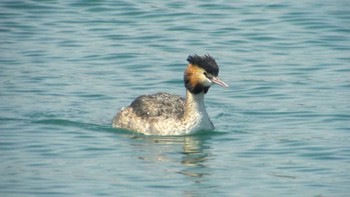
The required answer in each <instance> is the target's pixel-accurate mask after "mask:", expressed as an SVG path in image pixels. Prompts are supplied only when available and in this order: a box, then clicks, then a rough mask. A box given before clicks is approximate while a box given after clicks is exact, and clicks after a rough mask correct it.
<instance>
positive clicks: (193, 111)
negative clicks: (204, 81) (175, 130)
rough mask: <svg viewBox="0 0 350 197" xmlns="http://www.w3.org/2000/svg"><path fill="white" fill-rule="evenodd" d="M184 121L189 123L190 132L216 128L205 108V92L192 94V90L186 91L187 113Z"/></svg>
mask: <svg viewBox="0 0 350 197" xmlns="http://www.w3.org/2000/svg"><path fill="white" fill-rule="evenodd" d="M182 121H183V122H184V123H185V125H187V127H188V130H189V132H195V131H198V130H213V129H214V125H213V123H212V122H211V121H210V118H209V116H208V113H207V110H206V109H205V105H204V93H203V92H202V93H199V94H192V93H191V92H190V91H188V90H187V91H186V106H185V114H184V116H183V119H182Z"/></svg>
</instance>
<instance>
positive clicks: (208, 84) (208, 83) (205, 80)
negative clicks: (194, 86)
mask: <svg viewBox="0 0 350 197" xmlns="http://www.w3.org/2000/svg"><path fill="white" fill-rule="evenodd" d="M201 84H202V85H203V86H206V87H209V86H211V85H213V82H211V81H210V80H209V79H208V78H206V77H205V78H204V79H203V80H202V83H201Z"/></svg>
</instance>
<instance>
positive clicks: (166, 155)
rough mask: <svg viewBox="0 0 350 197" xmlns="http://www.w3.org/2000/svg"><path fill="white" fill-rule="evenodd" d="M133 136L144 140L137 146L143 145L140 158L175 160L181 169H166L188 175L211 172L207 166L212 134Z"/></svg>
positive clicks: (158, 160) (198, 175)
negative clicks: (209, 141)
mask: <svg viewBox="0 0 350 197" xmlns="http://www.w3.org/2000/svg"><path fill="white" fill-rule="evenodd" d="M133 138H134V139H137V140H140V141H139V142H142V144H139V143H137V146H142V151H140V152H139V153H141V154H142V155H139V156H138V159H140V160H144V161H148V162H171V163H174V162H175V164H176V169H179V168H180V169H181V170H180V171H174V170H172V169H166V170H167V171H169V172H175V173H178V174H183V175H186V176H188V177H203V176H206V175H209V174H210V173H209V172H208V168H207V160H208V156H210V155H211V152H210V150H211V148H210V146H209V143H208V140H209V139H211V137H210V134H204V135H203V134H202V135H192V136H182V137H179V136H177V137H171V136H168V137H164V136H163V137H159V136H144V135H136V136H133ZM135 145H136V144H135ZM178 153H180V154H178ZM179 156H180V157H179ZM177 163H178V164H181V165H180V166H179V165H177ZM172 166H173V164H172ZM196 181H199V180H196Z"/></svg>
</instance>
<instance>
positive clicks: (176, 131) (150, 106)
mask: <svg viewBox="0 0 350 197" xmlns="http://www.w3.org/2000/svg"><path fill="white" fill-rule="evenodd" d="M187 61H188V65H187V67H186V68H185V71H184V85H185V88H186V97H185V98H183V97H181V96H177V95H173V94H169V93H165V92H159V93H155V94H149V95H141V96H139V97H137V98H136V99H135V100H134V101H132V102H131V104H130V105H129V106H128V107H124V108H122V109H121V110H120V111H119V112H118V113H117V114H116V115H115V116H114V118H113V120H112V127H114V128H121V129H125V130H130V131H134V132H136V133H142V134H144V135H160V136H178V135H192V134H196V133H200V132H207V131H212V130H214V125H213V123H212V121H211V120H210V118H209V115H208V113H207V111H206V108H205V104H204V95H205V94H207V93H208V90H209V88H210V87H211V86H212V85H214V84H217V85H220V86H223V87H228V85H227V84H226V83H225V82H224V81H222V80H221V79H220V78H219V77H218V74H219V66H218V65H217V63H216V61H215V59H214V58H213V57H212V56H210V55H209V54H205V55H203V56H199V55H197V54H194V55H189V56H188V57H187Z"/></svg>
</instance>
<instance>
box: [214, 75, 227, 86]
mask: <svg viewBox="0 0 350 197" xmlns="http://www.w3.org/2000/svg"><path fill="white" fill-rule="evenodd" d="M211 82H213V83H215V84H218V85H219V86H222V87H225V88H228V85H227V84H226V83H225V82H223V81H221V79H220V78H219V77H213V78H212V79H211Z"/></svg>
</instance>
